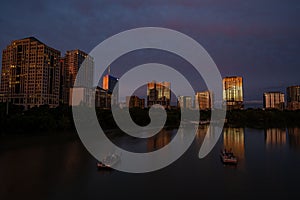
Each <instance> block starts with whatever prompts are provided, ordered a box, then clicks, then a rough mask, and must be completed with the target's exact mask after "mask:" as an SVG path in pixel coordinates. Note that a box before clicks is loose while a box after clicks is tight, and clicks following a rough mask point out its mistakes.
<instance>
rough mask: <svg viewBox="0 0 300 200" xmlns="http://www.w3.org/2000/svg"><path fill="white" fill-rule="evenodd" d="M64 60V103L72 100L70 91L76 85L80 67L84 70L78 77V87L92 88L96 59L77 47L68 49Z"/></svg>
mask: <svg viewBox="0 0 300 200" xmlns="http://www.w3.org/2000/svg"><path fill="white" fill-rule="evenodd" d="M61 62H63V70H62V72H63V74H62V78H61V80H62V89H63V91H62V103H64V104H68V103H69V102H70V100H69V98H70V91H71V88H72V87H74V84H75V80H76V77H77V73H78V71H79V68H80V67H83V68H82V70H84V71H83V72H82V73H80V76H78V77H77V83H76V87H87V88H91V87H92V85H93V72H94V59H93V58H92V57H91V56H89V55H88V54H87V53H85V52H83V51H81V50H79V49H76V50H70V51H67V52H66V54H65V57H64V59H62V61H61Z"/></svg>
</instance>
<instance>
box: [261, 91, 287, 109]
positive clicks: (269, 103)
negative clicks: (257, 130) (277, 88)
mask: <svg viewBox="0 0 300 200" xmlns="http://www.w3.org/2000/svg"><path fill="white" fill-rule="evenodd" d="M263 104H264V109H278V110H283V109H284V94H283V93H281V92H265V93H264V98H263Z"/></svg>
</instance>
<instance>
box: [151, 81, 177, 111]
mask: <svg viewBox="0 0 300 200" xmlns="http://www.w3.org/2000/svg"><path fill="white" fill-rule="evenodd" d="M170 100H171V83H170V82H160V83H158V82H155V81H153V82H150V83H148V84H147V105H148V107H150V106H152V105H154V104H159V105H161V106H163V107H165V108H170Z"/></svg>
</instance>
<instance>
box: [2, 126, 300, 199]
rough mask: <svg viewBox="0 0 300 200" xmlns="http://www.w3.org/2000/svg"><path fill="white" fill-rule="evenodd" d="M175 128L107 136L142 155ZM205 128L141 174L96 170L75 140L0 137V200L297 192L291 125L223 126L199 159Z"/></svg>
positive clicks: (296, 137)
mask: <svg viewBox="0 0 300 200" xmlns="http://www.w3.org/2000/svg"><path fill="white" fill-rule="evenodd" d="M176 131H177V130H163V131H162V132H161V133H160V134H158V135H157V136H156V137H154V138H151V139H148V140H146V139H144V140H140V139H134V138H131V137H128V136H126V135H120V134H118V133H113V135H114V136H113V137H112V138H113V141H114V142H115V143H116V144H118V145H119V146H121V147H123V148H124V149H128V150H131V151H135V152H147V151H153V150H156V149H159V148H161V147H163V146H164V145H166V144H168V143H169V142H170V140H171V139H172V138H173V137H174V135H175V134H176ZM206 131H207V128H206V127H204V128H201V129H199V131H198V133H197V135H196V138H195V140H194V142H193V144H192V145H191V147H190V148H189V149H188V150H187V151H186V153H185V154H184V155H183V156H182V157H181V158H179V159H178V160H177V161H176V162H174V163H173V164H171V165H170V166H168V167H166V168H164V169H161V170H159V171H156V172H151V173H146V174H129V173H123V172H119V171H115V170H111V171H107V170H106V171H103V170H100V171H98V170H97V169H96V160H95V159H94V158H93V157H92V156H91V155H90V154H89V153H88V152H87V150H86V149H85V147H84V146H83V145H82V143H81V141H80V140H78V139H68V140H65V139H61V138H60V137H61V136H43V137H31V138H27V139H24V138H19V137H14V138H6V139H5V140H2V141H1V142H0V144H1V146H0V147H1V148H0V199H3V200H4V199H5V200H6V199H103V198H107V197H108V198H125V197H126V199H129V198H134V199H145V198H151V199H160V198H163V197H166V198H167V197H168V198H170V197H176V199H178V198H189V197H194V198H198V199H201V198H202V199H204V198H216V197H218V198H226V199H228V198H233V199H253V198H255V199H261V198H268V199H282V198H285V199H286V198H291V197H293V196H295V195H298V194H299V193H298V190H299V186H300V129H299V128H290V129H266V130H256V129H247V128H246V129H244V128H225V129H224V130H223V135H222V137H221V138H220V139H219V141H218V143H217V145H216V146H215V148H214V149H213V151H212V152H211V153H210V154H209V155H208V156H207V157H206V158H204V159H201V160H200V159H199V158H198V153H199V149H200V146H201V143H202V141H203V138H204V136H205V133H206ZM57 141H59V142H57ZM223 147H225V148H228V149H229V148H232V150H233V151H234V153H235V154H236V155H237V156H238V158H239V164H238V165H237V166H236V167H232V166H224V165H223V164H222V163H221V161H220V158H219V152H220V149H221V148H223Z"/></svg>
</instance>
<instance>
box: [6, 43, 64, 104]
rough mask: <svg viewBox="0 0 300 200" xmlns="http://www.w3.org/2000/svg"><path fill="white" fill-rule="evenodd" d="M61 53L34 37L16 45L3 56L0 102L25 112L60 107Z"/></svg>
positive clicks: (11, 46) (7, 48)
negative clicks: (22, 108)
mask: <svg viewBox="0 0 300 200" xmlns="http://www.w3.org/2000/svg"><path fill="white" fill-rule="evenodd" d="M59 59H60V51H58V50H56V49H53V48H51V47H49V46H47V45H45V44H44V43H42V42H41V41H39V40H37V39H36V38H34V37H28V38H24V39H20V40H15V41H13V42H12V43H11V44H10V45H8V46H7V47H6V48H5V49H4V50H3V53H2V73H1V85H0V102H7V101H8V102H10V103H12V104H16V105H21V106H24V108H25V109H28V108H31V107H34V106H40V105H44V104H47V105H49V107H52V108H53V107H57V106H58V105H59V89H60V64H59Z"/></svg>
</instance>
